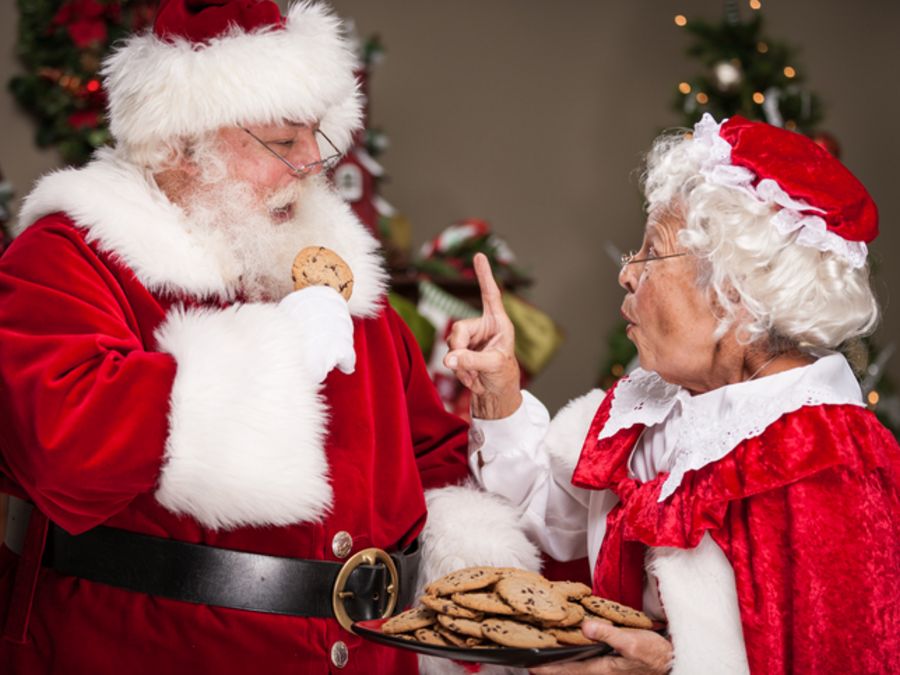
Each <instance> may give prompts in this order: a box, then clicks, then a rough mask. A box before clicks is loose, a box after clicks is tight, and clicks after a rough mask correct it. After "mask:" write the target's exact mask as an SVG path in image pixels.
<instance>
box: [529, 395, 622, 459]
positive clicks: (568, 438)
mask: <svg viewBox="0 0 900 675" xmlns="http://www.w3.org/2000/svg"><path fill="white" fill-rule="evenodd" d="M605 395H606V392H604V391H603V390H602V389H592V390H591V391H589V392H588V393H587V394H584V395H583V396H579V397H578V398H576V399H572V400H571V401H569V403H567V404H566V405H565V406H564V407H563V408H562V409H561V410H560V411H559V412H558V413H556V416H555V417H554V418H553V420H552V421H551V422H550V426H549V427H548V428H547V435H546V436H544V440H543V441H542V443H543V445H544V447H545V448H546V451H547V454H548V455H550V459H551V461H552V463H553V474H554V475H556V476H566V477H571V476H572V474H573V473H575V465H576V464H578V458H579V457H580V456H581V448H582V447H583V446H584V441H585V438H586V437H587V433H588V431H589V430H590V428H591V422H593V421H594V415H595V414H596V412H597V408H599V407H600V403H601V402H602V401H603V397H604V396H605Z"/></svg>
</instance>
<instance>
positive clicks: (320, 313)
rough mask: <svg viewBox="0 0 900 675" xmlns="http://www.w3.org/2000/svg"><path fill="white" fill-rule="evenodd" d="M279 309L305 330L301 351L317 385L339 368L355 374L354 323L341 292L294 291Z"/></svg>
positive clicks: (317, 288)
mask: <svg viewBox="0 0 900 675" xmlns="http://www.w3.org/2000/svg"><path fill="white" fill-rule="evenodd" d="M278 307H279V309H281V310H282V311H283V312H285V313H286V314H287V315H288V316H289V317H290V318H291V320H292V321H294V322H296V323H297V324H299V326H300V327H301V331H300V345H299V349H301V350H302V353H303V357H304V359H305V360H306V366H307V370H308V371H309V373H310V374H311V375H312V377H313V381H315V382H323V381H324V380H325V378H326V377H327V376H328V373H330V372H331V371H332V369H334V368H335V367H336V368H337V369H338V370H340V371H341V372H342V373H346V374H347V375H349V374H350V373H352V372H353V371H354V369H355V368H356V350H355V349H354V348H353V319H352V318H351V317H350V310H349V308H348V307H347V301H346V300H344V298H342V297H341V295H340V294H339V293H338V292H337V291H335V290H334V289H332V288H329V287H328V286H310V287H309V288H304V289H303V290H300V291H294V292H293V293H291V294H290V295H288V296H287V297H285V298H284V299H283V300H282V301H281V302H280V303H278Z"/></svg>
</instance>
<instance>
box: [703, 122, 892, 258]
mask: <svg viewBox="0 0 900 675" xmlns="http://www.w3.org/2000/svg"><path fill="white" fill-rule="evenodd" d="M692 143H693V145H694V146H695V150H696V152H697V153H698V155H699V159H700V161H701V170H700V173H701V174H703V176H704V177H705V179H706V180H707V181H709V182H711V183H714V184H717V185H726V186H729V187H735V188H739V189H742V190H744V191H746V192H748V193H749V194H751V195H752V196H753V197H754V198H756V199H758V200H759V201H761V202H765V203H770V204H772V205H773V206H775V207H776V208H777V213H776V214H775V216H774V218H773V223H774V225H775V226H776V227H777V228H778V229H779V230H780V231H781V232H783V233H791V232H797V239H796V242H797V243H798V244H801V245H805V246H811V247H813V248H817V249H819V250H821V251H832V252H834V253H837V254H838V255H840V256H841V257H843V258H845V259H846V260H848V261H849V262H850V263H851V264H852V265H853V266H854V267H862V266H863V265H864V264H865V261H866V254H867V248H866V243H868V242H871V241H872V240H873V239H875V237H876V236H877V235H878V209H877V208H876V206H875V202H874V201H873V200H872V197H871V196H870V195H869V193H868V191H867V190H866V188H865V187H864V186H863V184H862V183H860V182H859V180H857V178H856V177H855V176H854V175H853V174H852V173H850V171H849V169H847V167H845V166H844V165H843V164H841V162H840V161H839V160H838V159H837V158H836V157H834V156H833V155H832V154H831V153H829V152H828V151H827V150H825V149H824V148H822V147H821V146H819V145H818V144H817V143H815V141H813V140H812V139H810V138H807V137H806V136H803V135H801V134H798V133H794V132H792V131H788V130H786V129H781V128H779V127H775V126H772V125H770V124H765V123H763V122H751V121H750V120H747V119H744V118H743V117H740V116H734V117H732V118H730V119H728V120H725V121H723V122H722V123H721V124H719V123H717V122H716V121H715V120H714V119H713V118H712V116H710V115H709V114H705V115H704V116H703V119H701V120H700V121H699V122H698V123H697V124H696V126H695V127H694V134H693V139H692Z"/></svg>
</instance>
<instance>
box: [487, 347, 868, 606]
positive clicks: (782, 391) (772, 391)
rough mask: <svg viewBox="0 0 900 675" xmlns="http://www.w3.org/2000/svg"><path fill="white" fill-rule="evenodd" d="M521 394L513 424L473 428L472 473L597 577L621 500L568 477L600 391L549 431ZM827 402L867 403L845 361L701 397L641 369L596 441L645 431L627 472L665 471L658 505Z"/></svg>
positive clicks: (535, 535) (552, 550)
mask: <svg viewBox="0 0 900 675" xmlns="http://www.w3.org/2000/svg"><path fill="white" fill-rule="evenodd" d="M522 396H523V401H522V405H521V406H520V407H519V409H518V410H517V411H516V412H515V413H513V414H512V415H510V416H509V417H506V418H504V419H501V420H481V419H473V420H472V427H471V430H470V434H469V453H470V454H469V464H470V467H471V469H472V472H473V474H474V475H475V476H476V478H477V479H478V481H479V482H480V483H481V485H482V486H483V487H484V488H485V489H486V490H488V491H490V492H494V493H496V494H500V495H503V496H504V497H505V498H507V499H508V500H509V501H510V502H512V503H513V504H515V505H518V506H519V507H521V508H522V510H523V516H522V517H523V524H524V525H525V529H526V532H527V533H528V535H529V536H530V537H531V538H532V540H533V541H535V542H537V543H538V545H539V546H540V547H541V548H542V549H543V550H544V551H546V552H547V553H548V554H549V555H551V556H552V557H554V558H556V559H557V560H573V559H576V558H580V557H584V556H585V555H586V556H587V557H588V560H589V561H590V564H591V568H592V569H593V567H594V565H595V564H596V561H597V555H598V553H599V551H600V545H601V543H602V542H603V536H604V534H605V528H606V516H607V514H608V513H609V512H610V510H611V509H612V508H613V507H614V506H615V504H616V501H617V497H616V496H615V495H614V494H612V493H611V492H610V491H608V490H600V491H597V490H584V489H581V488H577V487H575V486H573V485H572V484H571V477H572V472H573V470H574V467H575V464H576V462H577V459H578V456H579V454H580V452H581V445H582V443H583V441H584V439H585V436H586V434H587V432H588V430H589V427H590V423H591V421H592V419H593V415H594V413H595V412H596V410H597V407H598V406H599V403H600V401H601V400H602V392H600V391H599V390H597V391H595V392H592V393H591V394H589V395H587V396H586V397H583V398H582V399H578V400H576V401H573V402H572V403H571V404H569V406H567V407H566V408H564V409H563V410H562V411H561V412H560V413H559V415H557V417H556V418H555V419H554V420H553V422H552V423H551V420H550V416H549V414H548V413H547V409H546V408H545V407H544V405H543V404H542V403H541V402H540V401H538V400H537V399H536V398H535V397H534V396H532V395H531V394H529V393H528V392H527V391H523V392H522ZM822 404H851V405H860V406H861V405H863V403H862V394H861V392H860V389H859V384H858V383H857V381H856V378H855V377H854V375H853V372H852V371H851V369H850V366H849V364H848V363H847V361H846V359H845V358H844V357H843V356H842V355H840V354H829V355H827V356H823V357H822V358H819V359H818V360H817V361H815V362H814V363H812V364H810V365H808V366H804V367H800V368H793V369H791V370H787V371H784V372H781V373H777V374H775V375H770V376H768V377H763V378H759V379H756V380H751V381H748V382H740V383H737V384H731V385H727V386H724V387H720V388H718V389H714V390H712V391H710V392H707V393H704V394H699V395H696V396H692V395H691V394H690V393H689V392H688V391H687V390H685V389H682V388H681V387H677V386H675V385H671V384H668V383H666V382H664V381H663V380H662V379H661V378H660V377H659V376H658V375H656V374H655V373H651V372H648V371H644V370H642V369H637V370H635V371H634V372H633V373H632V374H631V375H629V377H628V379H626V380H623V381H622V382H620V384H619V386H618V388H617V389H616V397H615V399H614V400H613V403H612V406H611V408H610V418H609V421H608V422H607V424H606V425H605V426H604V428H603V430H602V431H601V432H600V436H599V437H600V438H605V437H610V436H613V435H614V434H615V433H616V432H618V431H620V430H622V429H625V428H628V427H630V426H633V425H634V424H637V423H640V424H644V425H646V428H645V430H644V433H643V434H642V436H641V438H640V440H639V441H638V443H637V444H636V445H635V449H634V451H633V452H632V454H631V457H630V458H629V463H628V468H629V472H630V474H631V475H632V476H633V477H635V478H637V479H639V480H641V481H648V480H651V479H653V478H654V477H655V476H656V475H657V474H658V473H660V472H662V471H666V472H669V474H670V475H669V478H668V479H667V480H666V482H665V483H664V485H663V493H662V496H661V500H662V499H665V498H666V497H667V496H668V495H670V494H672V492H674V491H675V490H676V489H677V488H678V485H679V484H680V483H681V479H682V477H683V476H684V473H685V472H687V471H690V470H695V469H699V468H702V467H703V466H706V465H707V464H709V463H711V462H714V461H717V460H719V459H721V458H722V457H725V456H726V455H727V454H728V453H729V452H731V450H733V449H734V448H735V447H736V446H737V445H738V444H739V443H741V442H742V441H744V440H746V439H748V438H753V437H755V436H759V435H760V434H762V432H763V431H765V429H766V427H768V426H769V425H770V424H772V422H774V421H776V420H777V419H778V418H779V417H781V416H782V415H784V414H785V413H788V412H793V411H794V410H797V409H799V408H801V407H803V406H808V405H822ZM654 595H655V594H654Z"/></svg>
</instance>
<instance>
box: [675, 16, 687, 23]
mask: <svg viewBox="0 0 900 675" xmlns="http://www.w3.org/2000/svg"><path fill="white" fill-rule="evenodd" d="M675 25H676V26H687V17H686V16H685V15H684V14H676V15H675Z"/></svg>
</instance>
